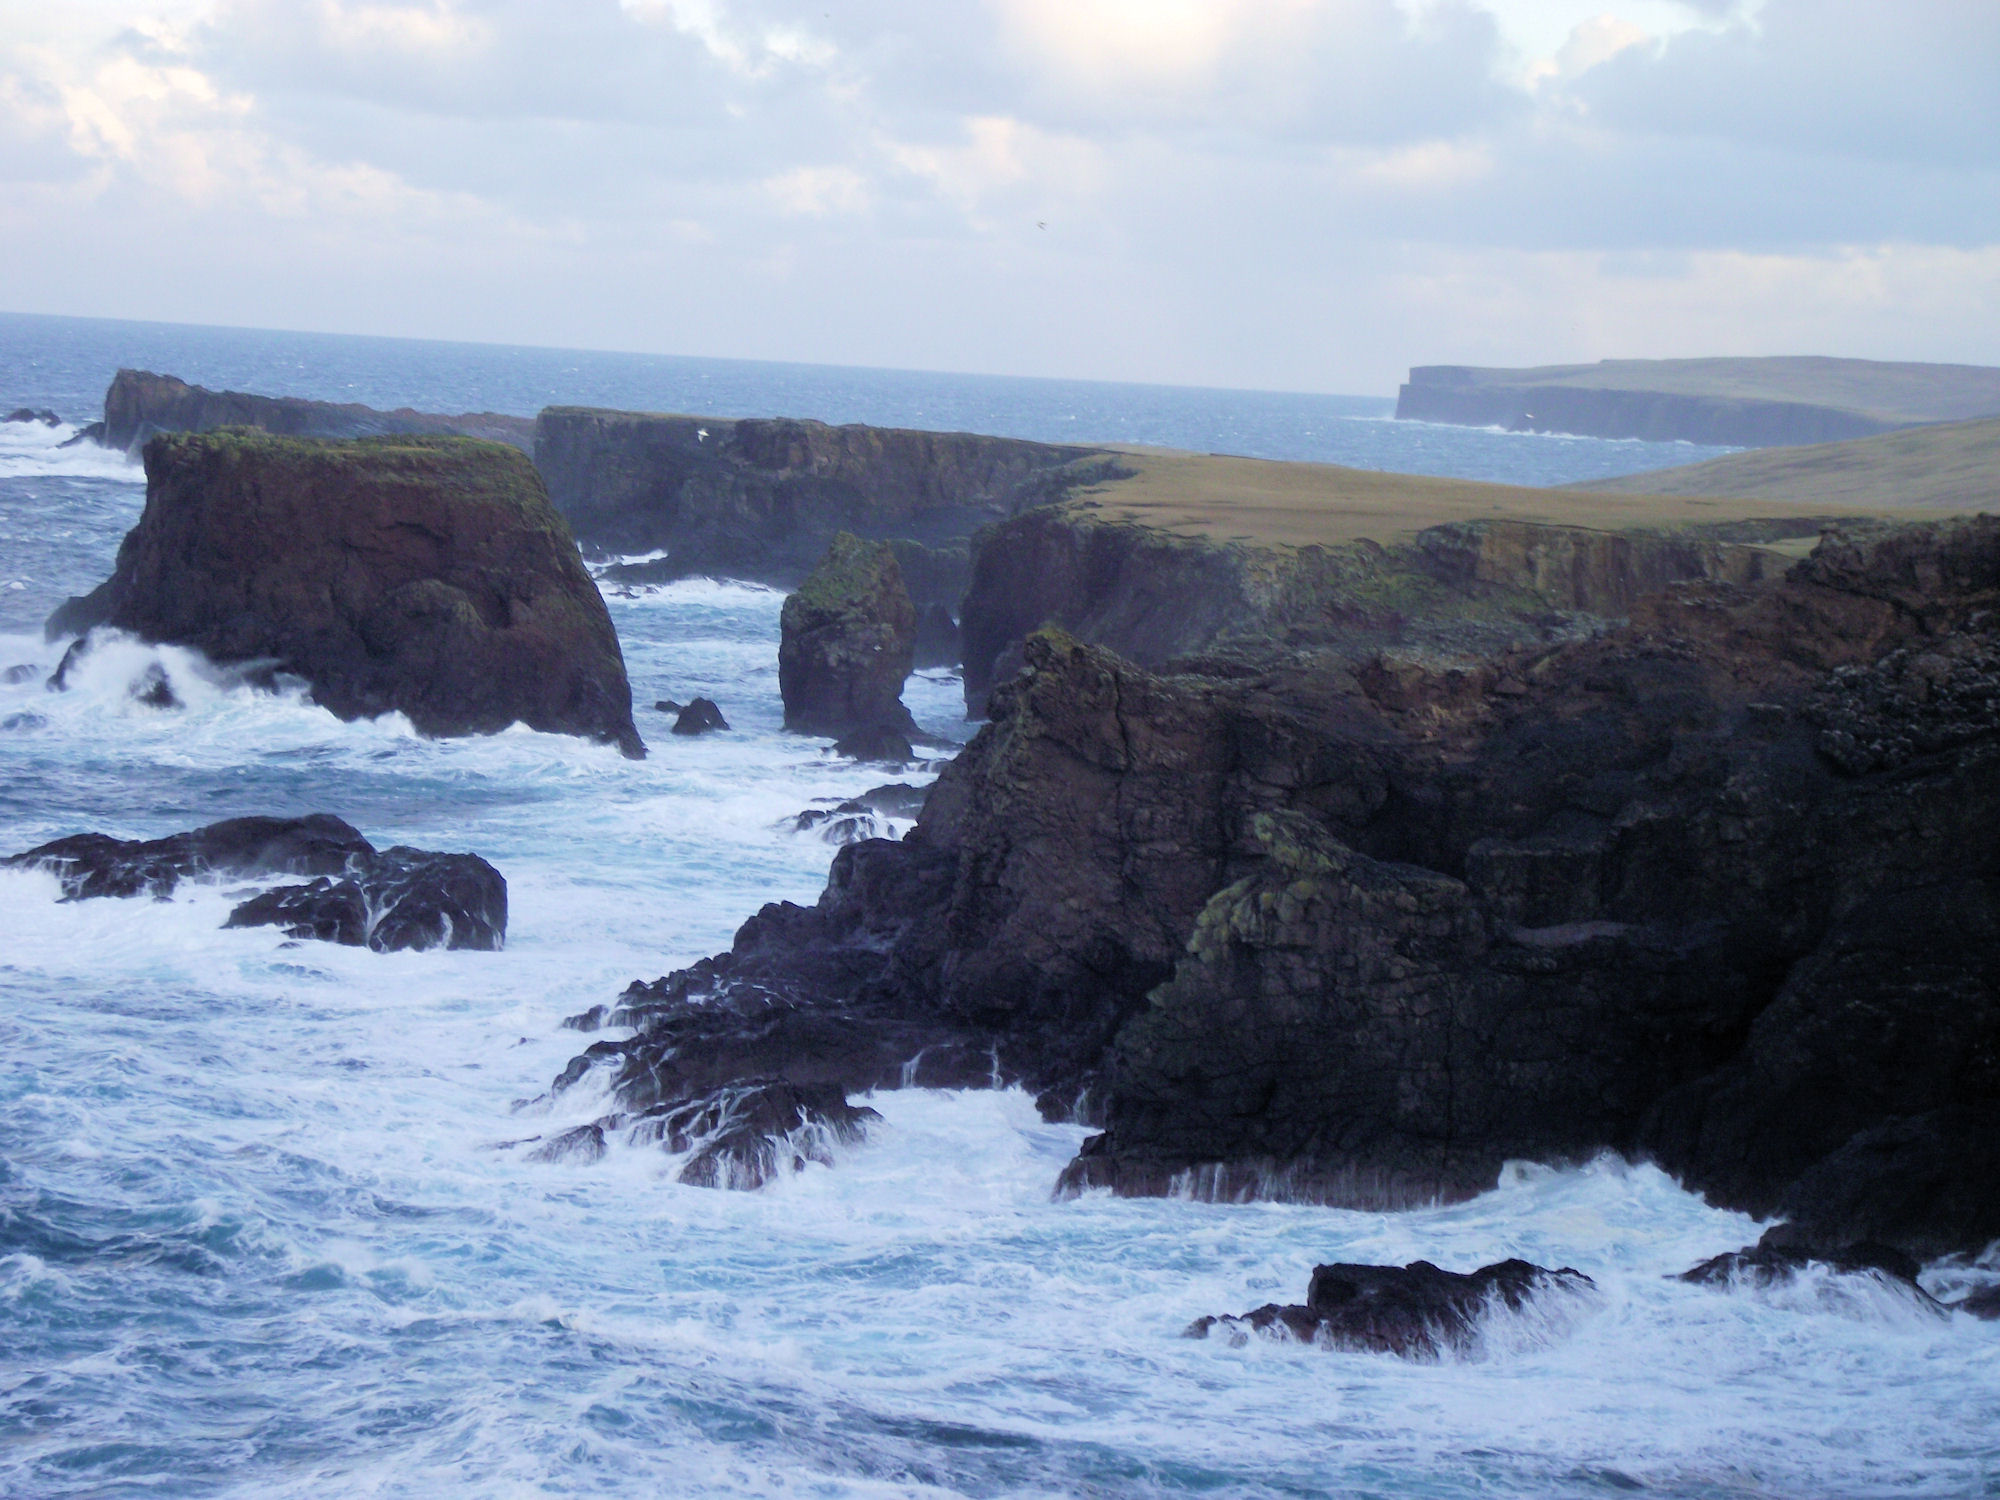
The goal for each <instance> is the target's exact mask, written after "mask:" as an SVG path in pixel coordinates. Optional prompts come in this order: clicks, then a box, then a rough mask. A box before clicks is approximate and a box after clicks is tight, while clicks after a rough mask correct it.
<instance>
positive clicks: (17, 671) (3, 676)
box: [0, 661, 42, 687]
mask: <svg viewBox="0 0 2000 1500" xmlns="http://www.w3.org/2000/svg"><path fill="white" fill-rule="evenodd" d="M41 670H42V669H41V668H40V667H38V666H36V665H35V664H34V663H33V662H29V661H23V662H16V663H15V664H14V665H13V666H11V667H9V668H8V669H7V670H6V671H4V672H0V682H4V683H6V684H7V685H8V686H9V687H14V686H16V685H17V684H20V683H23V682H33V681H34V680H35V678H36V677H37V676H39V675H40V674H41Z"/></svg>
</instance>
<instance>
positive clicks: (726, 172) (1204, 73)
mask: <svg viewBox="0 0 2000 1500" xmlns="http://www.w3.org/2000/svg"><path fill="white" fill-rule="evenodd" d="M1996 77H2000V5H1996V4H1994V3H1993V0H1926V3H1925V4H1923V5H1916V6H1890V5H1885V4H1882V3H1881V0H1763V3H1761V5H1751V6H1746V5H1742V4H1735V3H1732V0H1698V3H1695V0H979V3H977V4H962V5H953V6H942V5H911V4H909V3H908V0H846V3H844V4H843V5H841V6H840V7H838V8H837V9H836V8H834V7H832V6H830V5H829V4H828V3H827V0H810V3H809V0H565V3H564V4H563V5H561V6H559V7H558V6H554V5H551V4H549V3H548V0H70V3H68V4H64V5H57V6H43V7H40V8H38V9H35V10H34V11H32V12H30V13H28V14H26V15H24V16H23V17H22V18H20V24H18V25H16V26H14V27H13V29H12V30H10V31H9V32H8V33H7V34H5V35H4V36H0V254H4V255H5V257H6V263H7V264H8V266H9V269H10V283H9V285H10V288H11V292H12V298H13V300H14V301H15V304H16V305H17V306H22V307H39V308H43V309H46V310H68V311H76V312H104V313H113V314H115V313H124V314H131V315H142V316H156V317H206V318H216V319H220V320H222V321H234V322H243V321H269V322H278V323H283V324H288V325H291V326H313V325H314V324H315V323H317V324H318V325H319V326H333V327H340V326H348V327H364V326H365V327H368V328H370V329H371V330H372V331H378V332H395V331H404V332H411V333H425V334H441V335H450V336H460V337H473V338H482V337H483V338H495V339H502V340H516V339H518V340H525V341H539V342H553V343H584V344H589V343H597V344H612V345H618V346H633V345H637V346H639V347H652V348H658V349H684V350H689V351H696V352H707V353H717V354H728V353H736V354H744V355H764V356H774V357H781V358H816V359H831V360H841V359H850V360H861V361H866V362H872V363H887V364H914V365H937V364H944V365H951V366H957V367H961V368H989V369H1011V370H1016V371H1021V372H1024V373H1033V372H1040V373H1048V374H1094V375H1109V376H1120V375H1123V376H1133V377H1137V378H1145V379H1180V380H1190V381H1196V382H1220V383H1230V382H1235V383H1249V384H1263V385H1300V386H1308V387H1318V388H1329V387H1331V388H1336V389H1338V388H1349V389H1353V388H1363V389H1366V388H1374V389H1385V388H1387V387H1388V386H1389V385H1390V384H1392V383H1393V380H1394V378H1395V376H1396V374H1397V373H1398V372H1399V371H1400V369H1401V368H1402V367H1403V366H1404V365H1407V364H1409V363H1412V362H1429V361H1433V360H1451V359H1460V358H1463V359H1486V360H1502V361H1534V360H1542V359H1556V358H1570V357H1575V358H1595V357H1599V356H1600V355H1608V354H1658V353H1669V352H1701V351H1703V350H1714V351H1733V352H1750V351H1753V350H1762V351H1778V350H1783V349H1787V348H1800V347H1814V348H1819V349H1822V350H1825V351H1828V352H1836V353H1838V352H1848V353H1877V354H1895V355H1898V356H1912V357H1918V356H1923V355H1926V354H1932V355H1936V356H1937V357H1949V358H1961V359H1973V360H1979V359H1982V358H1983V359H2000V310H1996V307H1995V299H1996V295H2000V293H1996V287H2000V264H1996V259H1995V257H1996V254H2000V252H1996V249H1995V247H1996V245H2000V164H1996V163H1995V161H1994V159H1993V157H1992V152H1991V146H1990V143H1991V142H1992V141H1993V140H1995V139H2000V89H1996V88H1995V87H1994V86H1993V80H1994V78H1996ZM1042 224H1046V225H1048V228H1047V230H1046V231H1044V230H1043V229H1041V228H1038V227H1037V226H1038V225H1042ZM688 287H700V288H702V289H703V291H702V294H701V295H700V296H698V297H697V296H693V295H691V294H689V293H687V292H686V291H685V290H676V289H685V288H688Z"/></svg>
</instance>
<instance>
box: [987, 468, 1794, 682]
mask: <svg viewBox="0 0 2000 1500" xmlns="http://www.w3.org/2000/svg"><path fill="white" fill-rule="evenodd" d="M1802 524H1804V525H1808V526H1810V525H1811V524H1812V523H1811V522H1810V521H1805V522H1802ZM1724 530H1725V529H1724V528H1718V534H1716V535H1705V534H1701V533H1697V532H1693V531H1662V532H1657V533H1648V532H1607V531H1593V530H1587V529H1585V528H1582V527H1574V526H1554V525H1545V524H1539V523H1532V522H1525V521H1500V520H1494V521H1471V522H1460V523H1454V524H1451V525H1444V526H1433V527H1430V528H1428V529H1426V530H1424V531H1421V532H1418V533H1417V534H1416V535H1415V536H1414V537H1412V538H1411V539H1410V540H1408V541H1407V542H1403V543H1399V544H1397V545H1396V546H1393V547H1386V548H1385V547H1382V546H1378V545H1377V544H1376V543H1374V542H1371V541H1360V542H1354V543H1351V544H1349V545H1347V546H1342V547H1319V546H1308V547H1297V548H1286V549H1276V548H1268V547H1257V546H1251V545H1244V544H1238V543H1219V542H1214V541H1209V540H1205V539H1203V538H1200V537H1187V536H1181V535H1179V534H1177V533H1173V532H1167V531H1159V530H1154V529H1151V528H1148V527H1143V526H1136V525H1128V524H1121V523H1118V522H1112V521H1106V520H1104V519H1102V518H1100V517H1098V516H1096V515H1094V514H1092V513H1091V512H1089V511H1086V510H1082V509H1079V508H1075V507H1072V508H1067V509H1060V510H1057V509H1043V510H1034V511H1029V512H1027V513H1025V514H1023V515H1021V516H1018V517H1016V518H1014V519H1012V520H1009V521H1006V522H1004V523H1002V524H1000V525H997V526H995V527H993V528H992V529H991V530H989V531H986V532H984V533H982V534H981V535H980V536H979V538H978V539H977V540H976V542H975V544H974V548H973V557H972V582H971V585H970V587H969V588H968V589H967V591H966V594H965V601H964V606H963V612H962V613H961V615H960V618H959V630H960V634H961V637H962V640H963V656H964V662H965V702H966V706H967V709H968V710H969V711H972V712H975V713H976V712H979V711H982V710H983V708H984V706H985V703H986V697H987V694H988V693H989V692H990V691H991V690H992V688H993V686H994V685H995V684H996V683H999V682H1002V681H1005V680H1006V679H1007V678H1009V677H1011V676H1012V675H1013V673H1014V671H1015V670H1016V669H1017V663H1018V658H1017V657H1016V655H1015V653H1016V651H1017V650H1018V648H1019V644H1020V642H1021V641H1022V640H1023V639H1024V638H1025V637H1026V636H1028V635H1029V634H1031V633H1032V632H1034V631H1036V630H1038V629H1040V628H1041V627H1042V626H1044V625H1056V626H1059V627H1061V628H1062V629H1063V630H1064V631H1065V632H1066V633H1068V634H1070V635H1073V636H1075V637H1076V638H1078V639H1079V640H1082V641H1085V642H1087V643H1089V644H1092V645H1101V646H1108V647H1109V648H1110V649H1112V650H1113V651H1116V652H1117V653H1118V654H1119V655H1121V656H1123V657H1125V658H1127V659H1128V660H1130V661H1132V662H1135V663H1137V664H1138V665H1140V666H1142V667H1147V668H1151V669H1155V670H1158V669H1161V668H1164V667H1167V666H1168V665H1169V664H1171V663H1174V662H1176V661H1177V660H1179V659H1182V658H1191V657H1194V656H1196V655H1197V654H1199V653H1221V652H1226V651H1228V650H1230V649H1232V648H1235V647H1243V646H1248V647H1249V648H1250V649H1251V651H1252V652H1253V654H1255V653H1263V654H1268V652H1269V648H1270V645H1271V642H1272V641H1273V640H1274V639H1276V640H1282V641H1284V642H1285V643H1286V644H1287V645H1290V646H1292V647H1294V648H1299V647H1314V648H1324V649H1330V650H1334V651H1337V652H1339V653H1340V654H1341V655H1342V656H1343V657H1344V658H1345V659H1346V660H1347V662H1348V663H1349V664H1350V665H1356V664H1359V662H1361V661H1363V660H1366V659H1367V658H1368V657H1370V656H1372V655H1374V654H1376V653H1378V652H1380V651H1381V650H1382V649H1383V648H1385V647H1396V648H1404V649H1410V650H1415V651H1418V652H1422V653H1430V654H1432V655H1433V656H1439V655H1457V656H1460V657H1465V656H1468V655H1470V656H1471V657H1474V658H1481V659H1486V658H1491V657H1493V656H1495V655H1497V654H1499V653H1501V652H1503V651H1504V650H1505V649H1506V648H1508V647H1509V646H1513V645H1516V644H1520V643H1526V642H1532V643H1535V644H1537V645H1541V646H1544V647H1546V646H1547V645H1550V644H1554V643H1556V642H1557V641H1559V640H1562V639H1573V638H1575V637H1577V636H1580V635H1587V634H1591V633H1594V632H1597V631H1601V630H1604V629H1607V628H1609V627H1610V626H1611V624H1612V623H1613V622H1615V621H1617V620H1620V619H1622V618H1624V617H1625V616H1627V615H1629V614H1630V613H1631V609H1632V605H1633V603H1634V601H1635V600H1637V599H1639V598H1642V597H1644V596H1646V595H1648V594H1651V593H1655V592H1657V591H1658V590H1660V589H1663V588H1665V587H1667V586H1668V585H1669V584H1672V583H1674V582H1677V581H1683V580H1691V579H1706V580H1723V581H1729V582H1733V583H1738V584H1746V583H1751V582H1755V581H1757V580H1759V579H1761V578H1764V577H1766V576H1768V575H1770V574H1771V573H1773V572H1775V571H1776V566H1777V565H1776V563H1775V562H1774V560H1773V558H1772V556H1771V554H1769V553H1767V552H1764V551H1762V550H1760V549H1758V548H1756V547H1753V546H1749V545H1745V544H1743V543H1741V542H1738V541H1735V540H1731V539H1728V538H1727V537H1726V536H1725V535H1723V534H1721V533H1722V532H1723V531H1724ZM1804 534H1805V535H1811V534H1812V533H1811V531H1810V530H1808V531H1806V532H1804ZM1491 686H1493V684H1482V685H1481V691H1482V692H1484V691H1485V690H1487V688H1489V687H1491ZM1510 690H1511V689H1510Z"/></svg>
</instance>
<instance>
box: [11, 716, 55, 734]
mask: <svg viewBox="0 0 2000 1500" xmlns="http://www.w3.org/2000/svg"><path fill="white" fill-rule="evenodd" d="M48 724H49V721H48V720H47V719H45V718H43V717H42V716H41V715H40V714H9V715H7V717H6V718H4V719H0V729H16V730H25V729H46V728H48Z"/></svg>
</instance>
